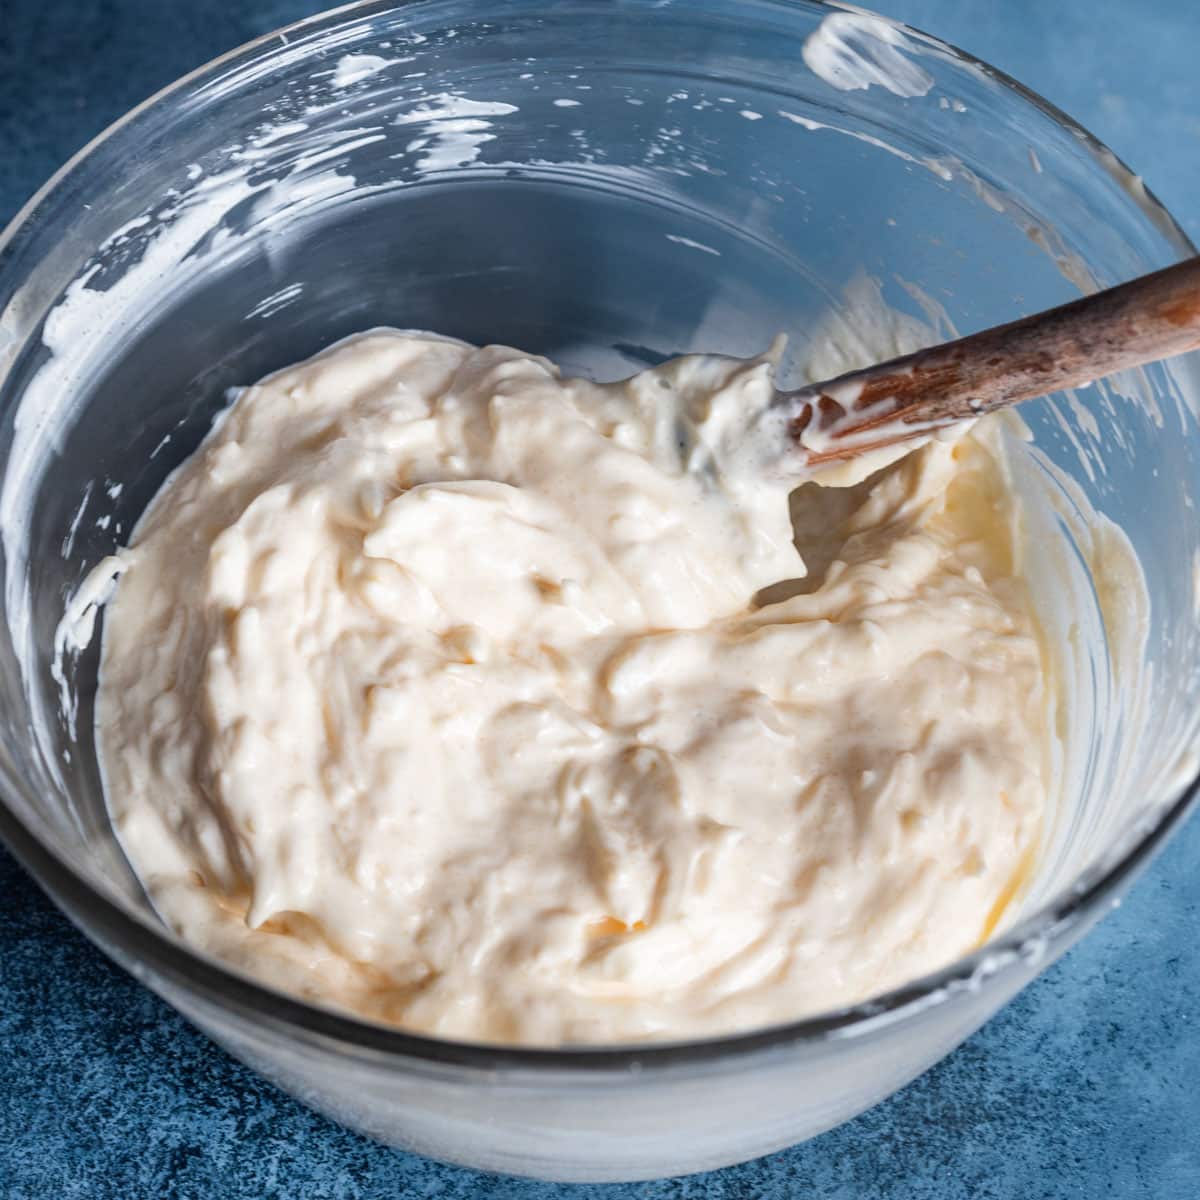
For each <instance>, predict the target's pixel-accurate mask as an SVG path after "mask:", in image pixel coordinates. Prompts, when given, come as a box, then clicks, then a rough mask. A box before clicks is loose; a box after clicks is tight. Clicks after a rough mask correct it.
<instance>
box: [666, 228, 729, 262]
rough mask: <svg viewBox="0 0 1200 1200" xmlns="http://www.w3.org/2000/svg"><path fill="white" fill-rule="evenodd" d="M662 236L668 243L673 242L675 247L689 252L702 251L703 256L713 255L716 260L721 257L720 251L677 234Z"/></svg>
mask: <svg viewBox="0 0 1200 1200" xmlns="http://www.w3.org/2000/svg"><path fill="white" fill-rule="evenodd" d="M664 236H665V237H666V239H667V241H668V242H674V243H675V244H676V245H677V246H687V247H688V249H690V250H703V251H704V253H705V254H715V255H716V256H717V257H718V258H720V257H721V252H720V250H714V249H713V248H712V247H711V246H706V245H705V244H704V243H703V242H694V241H692V239H691V238H686V237H682V236H680V235H679V234H677V233H668V234H665V235H664Z"/></svg>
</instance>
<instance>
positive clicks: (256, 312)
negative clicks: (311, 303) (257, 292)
mask: <svg viewBox="0 0 1200 1200" xmlns="http://www.w3.org/2000/svg"><path fill="white" fill-rule="evenodd" d="M303 291H304V284H302V283H289V284H288V285H287V286H286V287H281V288H280V289H279V290H278V291H277V292H272V293H271V294H270V295H269V296H264V297H263V298H262V299H261V300H260V301H259V302H258V303H257V304H256V305H255V306H254V307H253V308H252V309H251V310H250V311H249V312H248V313H247V314H246V316H247V317H269V316H271V314H272V313H277V312H278V311H279V310H280V309H281V308H286V307H287V306H288V305H289V304H291V303H292V301H293V300H298V299H299V298H300V295H301V293H302V292H303Z"/></svg>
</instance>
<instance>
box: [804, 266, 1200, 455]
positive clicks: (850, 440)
mask: <svg viewBox="0 0 1200 1200" xmlns="http://www.w3.org/2000/svg"><path fill="white" fill-rule="evenodd" d="M1198 347H1200V258H1191V259H1188V260H1187V261H1186V262H1182V263H1178V264H1176V265H1175V266H1173V267H1167V268H1166V269H1165V270H1162V271H1156V272H1155V273H1154V274H1153V275H1144V276H1142V277H1141V278H1139V279H1135V280H1133V281H1132V282H1130V283H1123V284H1121V285H1120V286H1118V287H1114V288H1109V289H1108V290H1107V291H1103V292H1097V293H1095V294H1094V295H1091V296H1084V297H1083V298H1082V299H1079V300H1074V301H1072V302H1071V303H1070V304H1064V305H1062V307H1060V308H1053V309H1050V310H1048V311H1046V312H1041V313H1036V314H1035V315H1033V316H1030V317H1023V318H1022V319H1021V320H1019V321H1012V322H1011V323H1009V324H1007V325H999V326H996V327H995V328H994V329H986V330H984V331H983V332H981V333H975V334H971V336H969V337H964V338H959V339H958V340H957V341H954V342H946V343H945V344H943V345H940V346H931V347H929V348H928V349H927V350H918V351H917V352H916V353H915V354H908V355H905V356H904V357H903V358H897V359H892V360H891V361H890V362H886V363H881V364H879V365H878V366H874V367H868V368H867V369H865V370H862V371H854V372H851V373H849V374H847V375H842V376H839V377H838V378H837V379H832V380H829V381H827V382H825V383H818V384H814V385H812V386H811V387H808V388H803V389H801V390H800V391H798V392H791V393H786V394H784V395H783V396H782V397H781V398H782V399H784V401H785V402H786V403H789V404H792V405H794V406H795V407H794V412H793V415H792V416H791V419H790V421H789V424H788V428H789V433H790V435H791V437H792V438H793V439H794V441H795V442H796V443H797V449H799V450H800V451H801V453H802V454H803V455H804V456H805V458H806V460H807V462H808V463H809V464H810V465H818V464H820V463H822V462H827V461H833V460H837V459H842V458H849V457H852V456H854V455H856V454H861V453H863V452H864V451H866V450H870V449H876V448H879V447H882V446H886V445H890V444H893V443H896V442H901V441H905V440H907V439H909V438H912V437H916V436H919V435H920V434H922V433H927V432H929V431H930V430H932V429H938V428H941V427H943V426H946V425H950V424H953V423H954V422H956V421H962V420H965V419H968V418H970V417H975V416H979V415H980V414H982V413H986V412H991V411H992V410H993V409H997V408H1003V407H1005V406H1006V405H1009V404H1016V403H1018V402H1020V401H1022V400H1029V399H1032V398H1033V397H1035V396H1044V395H1047V394H1048V393H1050V392H1055V391H1060V390H1061V389H1063V388H1070V387H1078V386H1080V385H1081V384H1085V383H1090V382H1091V381H1092V380H1095V379H1099V378H1101V377H1102V376H1104V375H1109V374H1111V373H1112V372H1113V371H1119V370H1122V369H1124V368H1127V367H1137V366H1141V365H1142V364H1143V363H1147V362H1152V361H1154V360H1156V359H1160V358H1169V357H1171V356H1172V355H1175V354H1182V353H1184V352H1186V351H1188V350H1195V349H1197V348H1198Z"/></svg>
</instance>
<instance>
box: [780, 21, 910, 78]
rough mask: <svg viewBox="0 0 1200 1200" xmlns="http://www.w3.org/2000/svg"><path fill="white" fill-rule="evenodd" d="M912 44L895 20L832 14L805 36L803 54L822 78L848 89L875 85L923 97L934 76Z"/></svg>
mask: <svg viewBox="0 0 1200 1200" xmlns="http://www.w3.org/2000/svg"><path fill="white" fill-rule="evenodd" d="M912 49H913V45H912V43H911V42H910V41H909V39H908V38H906V37H905V36H904V34H903V33H901V31H900V30H899V29H898V28H897V27H896V26H895V25H893V24H892V23H891V22H890V21H885V20H883V19H882V18H881V17H875V16H871V15H870V14H869V13H862V12H835V13H830V15H829V16H827V17H826V18H825V19H824V20H823V21H822V22H821V24H820V25H819V26H818V27H817V29H816V30H815V31H814V32H813V33H811V34H809V36H808V38H807V39H806V40H805V43H804V47H803V49H802V50H801V55H802V56H803V58H804V62H805V65H806V66H807V67H808V69H809V70H810V71H812V73H813V74H814V75H816V76H817V77H818V78H820V79H823V80H824V81H825V82H826V83H827V84H829V85H830V86H831V87H835V88H837V89H838V90H839V91H843V92H853V91H858V90H859V89H860V88H869V87H871V86H872V85H873V84H879V86H880V87H884V88H887V90H888V91H889V92H892V93H893V94H894V95H896V96H903V97H915V96H924V95H925V93H926V92H928V91H929V89H930V88H931V87H933V76H932V75H930V74H929V72H928V71H926V70H925V69H924V68H922V67H919V66H917V64H916V63H914V62H913V61H912V60H911V59H910V58H909V57H908V56H907V54H905V53H904V51H905V50H908V51H911V50H912Z"/></svg>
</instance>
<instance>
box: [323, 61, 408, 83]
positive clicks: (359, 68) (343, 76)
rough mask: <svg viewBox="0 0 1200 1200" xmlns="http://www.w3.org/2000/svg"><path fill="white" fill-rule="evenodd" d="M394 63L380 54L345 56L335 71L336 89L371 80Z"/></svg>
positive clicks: (334, 81)
mask: <svg viewBox="0 0 1200 1200" xmlns="http://www.w3.org/2000/svg"><path fill="white" fill-rule="evenodd" d="M393 61H394V60H393V59H390V58H381V57H380V56H379V55H378V54H343V55H342V57H341V58H339V59H338V62H337V66H336V67H335V68H334V70H333V86H334V87H335V88H343V87H349V86H350V85H351V84H352V83H358V82H359V81H360V80H363V79H369V78H370V77H371V76H372V75H376V74H378V73H379V72H380V71H382V70H384V69H386V68H387V67H390V66H391V65H392V63H393ZM404 61H406V62H407V61H411V60H409V59H406V60H404Z"/></svg>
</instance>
